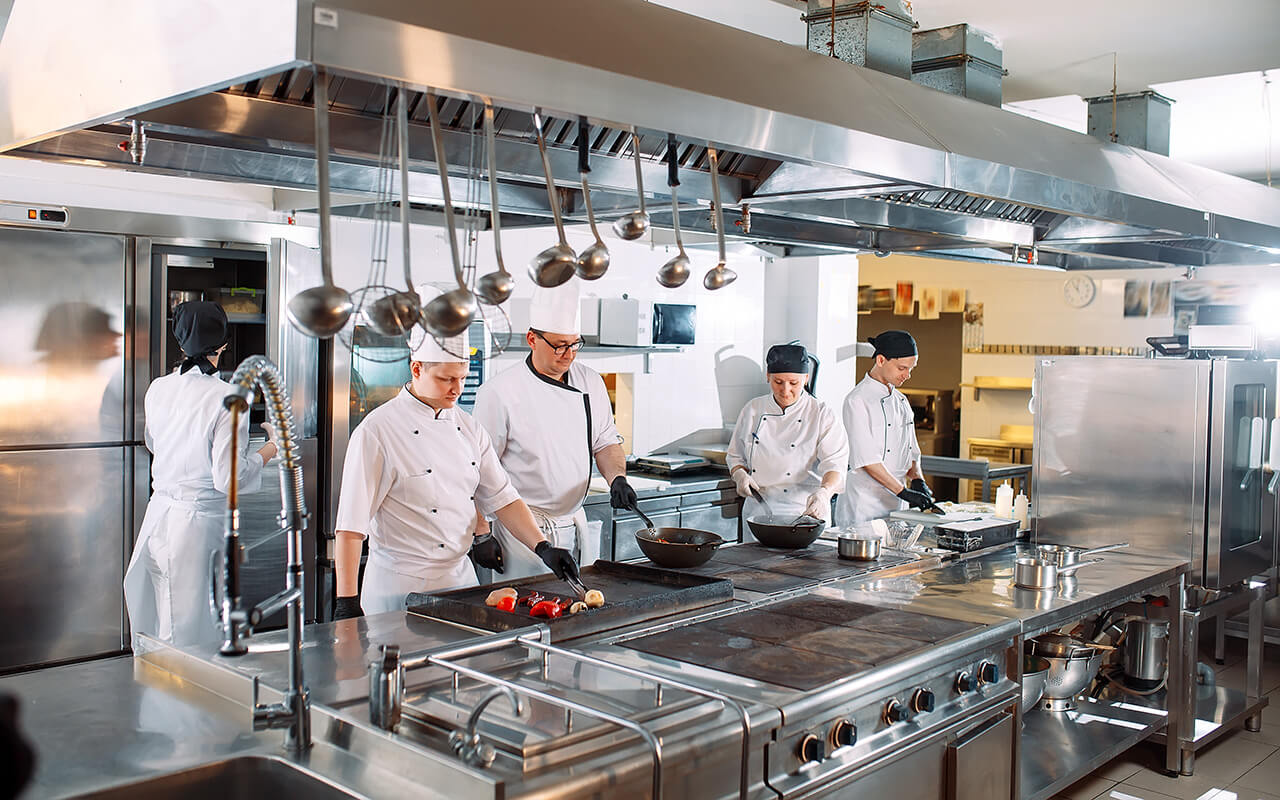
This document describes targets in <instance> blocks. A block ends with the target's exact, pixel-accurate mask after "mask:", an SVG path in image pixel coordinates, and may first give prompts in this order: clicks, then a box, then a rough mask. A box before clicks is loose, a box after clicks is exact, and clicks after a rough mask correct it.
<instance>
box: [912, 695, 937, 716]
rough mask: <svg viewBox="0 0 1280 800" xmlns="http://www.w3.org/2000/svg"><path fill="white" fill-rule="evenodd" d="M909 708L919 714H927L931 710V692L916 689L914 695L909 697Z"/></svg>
mask: <svg viewBox="0 0 1280 800" xmlns="http://www.w3.org/2000/svg"><path fill="white" fill-rule="evenodd" d="M911 708H913V709H914V710H916V711H917V712H919V713H921V714H927V713H928V712H930V711H932V710H933V691H932V690H930V689H916V693H915V694H914V695H912V696H911Z"/></svg>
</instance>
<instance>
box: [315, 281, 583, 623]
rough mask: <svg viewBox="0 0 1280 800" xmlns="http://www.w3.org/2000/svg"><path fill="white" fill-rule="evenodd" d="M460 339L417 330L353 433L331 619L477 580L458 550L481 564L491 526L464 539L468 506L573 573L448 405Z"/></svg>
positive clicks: (461, 368) (461, 370) (479, 437)
mask: <svg viewBox="0 0 1280 800" xmlns="http://www.w3.org/2000/svg"><path fill="white" fill-rule="evenodd" d="M420 293H421V290H420ZM427 297H429V294H427V295H424V297H423V299H424V301H425V300H426V299H427ZM465 348H466V339H465V335H464V336H460V337H456V338H454V339H448V340H445V341H444V342H443V346H442V344H441V343H438V342H437V341H436V340H435V339H434V338H433V337H431V336H426V337H424V341H423V343H422V344H421V345H420V346H419V347H418V348H417V349H416V350H415V352H414V353H413V358H412V361H411V363H410V370H411V375H412V379H411V380H410V381H409V383H408V384H406V385H405V387H404V388H403V389H401V390H400V393H399V394H398V395H396V396H395V397H394V398H393V399H392V400H390V401H388V402H387V403H385V404H383V405H381V406H379V407H378V408H376V409H374V411H373V412H372V413H371V414H369V416H367V417H365V418H364V420H363V421H361V423H360V424H359V425H358V426H357V427H356V429H355V431H353V432H352V434H351V442H350V444H349V445H348V446H347V457H346V460H345V462H344V463H343V469H342V489H341V492H340V493H339V497H338V519H337V542H336V545H337V547H336V554H335V559H334V561H335V567H336V572H337V608H336V612H335V614H334V618H335V619H346V618H349V617H354V616H359V615H361V614H364V613H370V614H376V613H378V612H382V611H395V610H403V609H404V607H405V595H407V594H409V593H410V592H435V591H444V590H446V589H455V588H461V587H465V586H475V585H476V583H477V581H476V571H475V567H473V566H472V563H471V561H470V560H469V559H468V558H467V554H468V552H472V551H474V553H475V557H476V559H477V561H485V560H489V559H491V558H492V557H493V553H492V550H493V549H495V548H496V546H497V542H496V541H495V540H494V539H492V538H491V537H492V534H485V535H482V536H475V537H473V536H472V530H473V526H474V523H475V517H476V509H477V508H479V509H480V511H481V512H482V513H484V514H488V515H495V516H496V517H497V518H498V520H499V521H500V522H501V523H502V525H503V527H504V528H506V529H507V530H508V531H511V533H512V534H513V535H514V536H515V538H516V539H517V540H519V541H520V542H521V543H522V544H523V545H524V546H525V547H527V548H529V549H530V550H533V551H534V553H535V554H536V555H537V556H538V558H540V559H541V560H542V562H543V563H544V564H546V566H547V567H548V568H549V569H551V571H552V572H554V573H555V575H556V577H559V578H564V577H565V575H566V574H569V575H572V576H573V577H575V578H576V577H577V575H578V566H577V564H576V563H574V560H573V556H572V555H571V554H570V553H569V552H568V551H566V550H564V549H562V548H558V547H552V546H551V544H550V543H549V542H547V541H546V538H545V537H544V536H543V535H542V533H541V531H539V529H538V525H537V523H536V522H535V521H534V519H533V514H532V513H531V512H530V511H529V507H528V506H527V505H525V502H524V501H523V500H521V499H520V496H519V494H517V493H516V490H515V488H514V487H513V486H512V485H511V480H510V479H509V478H508V477H507V473H506V472H505V471H504V470H503V469H502V465H501V464H500V463H498V457H497V455H495V454H494V450H493V443H492V441H491V440H490V439H489V434H488V433H486V432H485V430H484V428H483V427H481V426H480V424H479V423H477V422H476V421H475V420H474V419H473V418H472V417H471V415H470V414H467V413H466V412H464V411H462V410H461V409H458V408H456V407H455V406H456V405H457V402H458V397H459V396H461V394H462V384H463V381H464V380H466V377H467V370H468V361H467V359H466V358H464V357H463V355H462V354H464V353H466V352H467V351H466V349H465ZM366 536H367V537H369V559H368V562H367V563H366V564H365V571H364V580H363V583H362V584H361V585H360V586H359V587H358V588H359V595H357V594H356V590H357V585H356V584H357V576H358V574H359V569H360V550H361V544H362V542H363V540H364V538H365V537H366Z"/></svg>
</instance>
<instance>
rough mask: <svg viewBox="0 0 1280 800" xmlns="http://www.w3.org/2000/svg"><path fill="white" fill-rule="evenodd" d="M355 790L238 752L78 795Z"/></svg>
mask: <svg viewBox="0 0 1280 800" xmlns="http://www.w3.org/2000/svg"><path fill="white" fill-rule="evenodd" d="M360 796H361V795H357V794H352V793H350V792H348V791H346V790H345V789H342V788H341V787H338V786H335V785H334V784H332V783H330V782H328V781H326V780H325V779H324V778H321V777H319V776H317V775H313V774H312V773H310V772H307V771H305V770H303V769H301V768H300V767H298V766H296V765H294V764H291V763H290V762H288V761H284V760H282V759H279V758H272V757H269V756H240V757H238V758H229V759H226V760H225V761H215V762H213V763H211V764H202V765H200V766H198V767H192V768H191V769H186V770H182V771H181V772H171V773H169V774H167V775H161V776H159V777H156V778H148V779H146V780H142V781H137V782H135V783H126V784H124V785H121V786H115V787H112V788H110V789H104V790H102V791H100V792H93V793H90V794H85V795H80V797H89V798H104V799H107V798H129V800H147V798H172V797H181V798H183V800H228V798H237V799H241V798H243V800H257V798H262V799H263V800H282V798H289V797H305V798H307V800H351V798H358V797H360Z"/></svg>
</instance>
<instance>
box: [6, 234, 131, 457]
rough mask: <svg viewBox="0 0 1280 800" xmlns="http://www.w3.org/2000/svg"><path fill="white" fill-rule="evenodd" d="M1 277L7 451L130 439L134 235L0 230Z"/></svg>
mask: <svg viewBox="0 0 1280 800" xmlns="http://www.w3.org/2000/svg"><path fill="white" fill-rule="evenodd" d="M0 276H3V278H4V286H5V288H4V293H3V295H0V337H2V338H3V341H4V343H5V344H4V347H3V348H0V381H3V383H4V385H5V387H6V389H5V391H4V392H0V448H4V447H6V446H9V445H62V444H72V443H86V442H121V441H124V419H125V385H124V380H125V369H124V360H123V358H122V357H121V344H122V341H123V335H122V334H123V331H124V291H125V240H124V237H122V236H100V235H97V234H88V233H65V232H61V231H39V230H21V229H4V230H0Z"/></svg>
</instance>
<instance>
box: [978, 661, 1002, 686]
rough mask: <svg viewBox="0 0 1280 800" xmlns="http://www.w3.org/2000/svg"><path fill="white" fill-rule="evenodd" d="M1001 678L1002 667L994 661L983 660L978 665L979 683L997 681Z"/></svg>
mask: <svg viewBox="0 0 1280 800" xmlns="http://www.w3.org/2000/svg"><path fill="white" fill-rule="evenodd" d="M999 680H1000V667H998V666H996V664H995V662H994V661H983V662H982V663H981V664H980V665H979V666H978V682H979V683H996V682H997V681H999Z"/></svg>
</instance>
